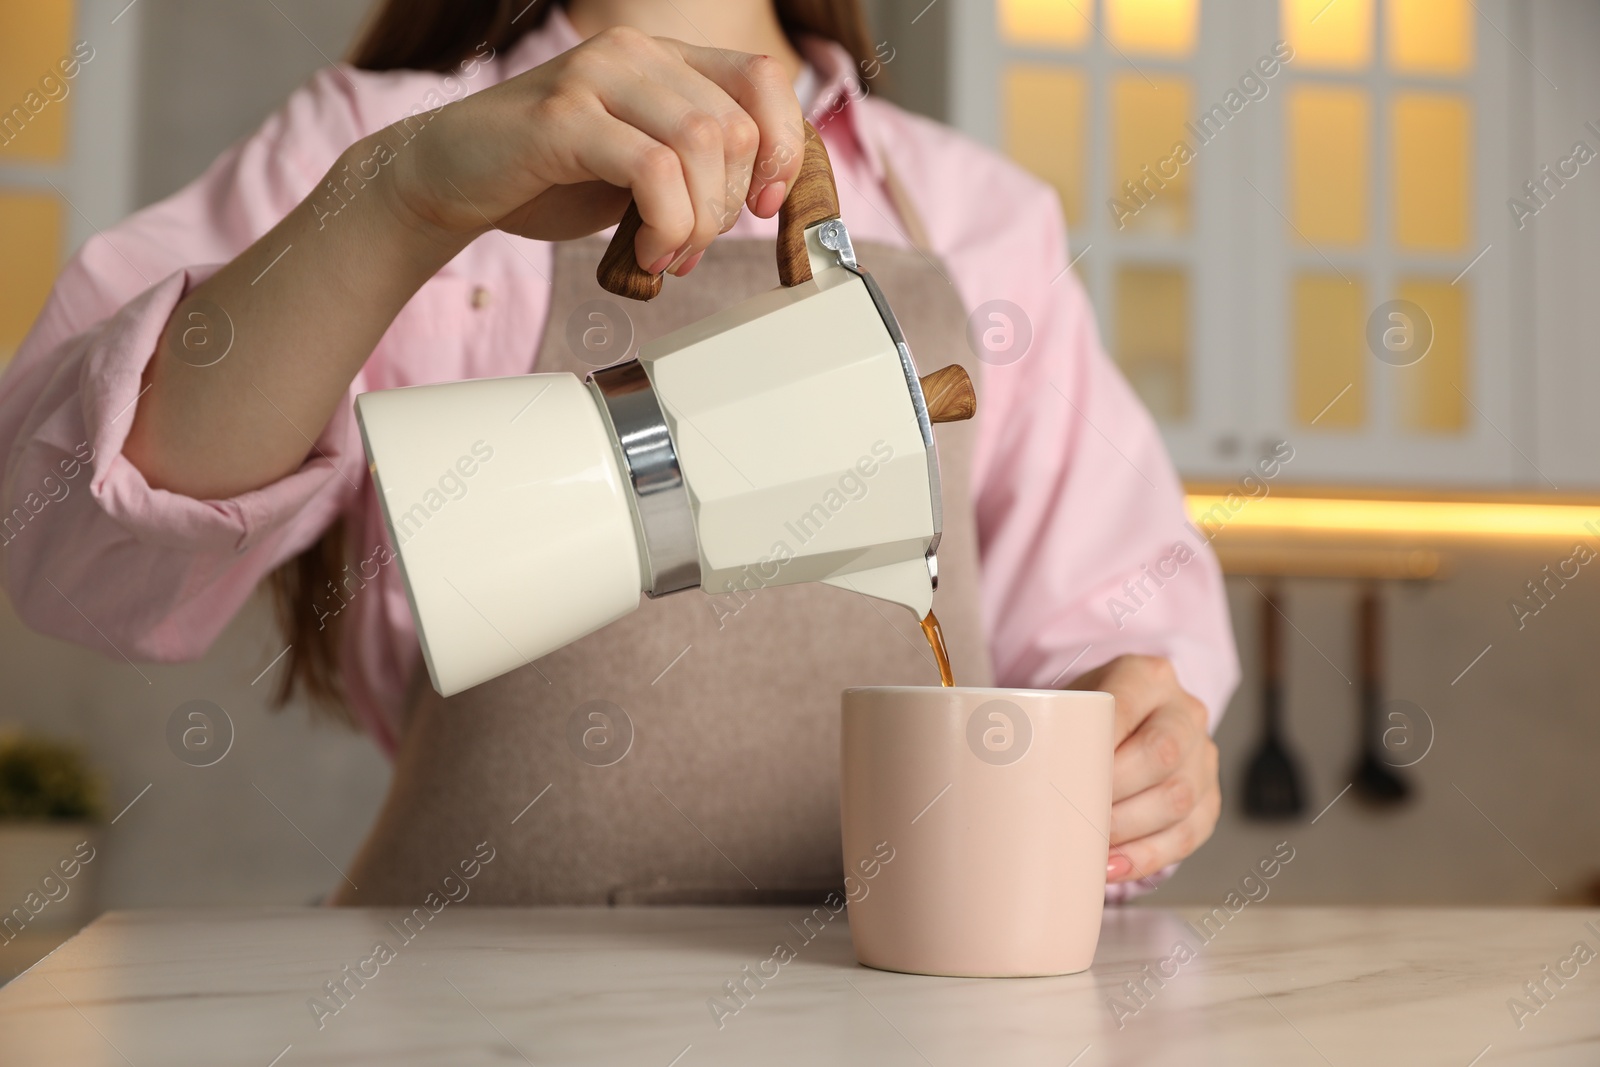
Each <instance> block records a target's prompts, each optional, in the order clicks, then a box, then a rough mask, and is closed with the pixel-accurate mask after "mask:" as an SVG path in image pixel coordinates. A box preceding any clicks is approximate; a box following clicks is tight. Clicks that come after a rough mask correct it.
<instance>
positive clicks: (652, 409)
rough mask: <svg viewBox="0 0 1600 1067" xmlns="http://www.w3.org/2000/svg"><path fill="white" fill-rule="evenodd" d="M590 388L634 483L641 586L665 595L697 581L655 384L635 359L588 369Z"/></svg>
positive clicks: (690, 524)
mask: <svg viewBox="0 0 1600 1067" xmlns="http://www.w3.org/2000/svg"><path fill="white" fill-rule="evenodd" d="M589 388H590V389H593V390H594V392H595V395H596V396H597V397H599V399H600V409H601V411H603V412H604V413H605V416H606V419H607V420H608V421H609V422H610V423H611V432H612V434H613V435H614V436H615V438H616V440H617V443H618V445H619V447H620V451H621V453H622V461H623V464H624V466H625V467H626V468H627V473H628V481H629V483H630V484H631V486H632V487H633V511H634V514H635V515H637V516H638V518H639V528H640V532H641V534H642V535H643V538H644V552H645V565H646V568H647V569H648V571H649V573H648V574H646V575H645V578H646V580H647V582H648V584H647V585H646V586H645V592H646V593H647V594H649V595H650V596H652V597H658V596H666V595H667V594H668V593H676V592H678V591H679V590H680V589H692V588H694V587H695V586H697V585H699V584H700V548H699V543H698V541H697V540H696V538H695V532H694V515H693V513H692V512H691V511H690V509H689V491H688V489H687V488H686V487H685V485H684V482H683V471H682V469H681V468H680V467H679V466H678V451H677V449H676V448H675V447H674V446H673V443H672V434H671V433H670V432H669V431H668V430H667V420H666V416H665V415H664V414H663V413H662V411H661V404H660V401H659V400H658V399H657V398H656V391H655V387H654V386H653V385H651V384H650V377H649V375H647V374H646V373H645V370H644V367H642V366H640V364H639V361H638V360H636V359H634V360H629V361H628V362H626V363H619V364H617V365H616V366H614V367H606V368H605V369H604V370H597V371H595V372H594V373H592V374H590V375H589Z"/></svg>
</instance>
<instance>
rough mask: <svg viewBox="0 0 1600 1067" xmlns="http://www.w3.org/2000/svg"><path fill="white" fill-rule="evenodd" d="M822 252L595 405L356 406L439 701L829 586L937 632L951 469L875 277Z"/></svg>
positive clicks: (605, 388) (569, 399) (672, 344)
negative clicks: (938, 553)
mask: <svg viewBox="0 0 1600 1067" xmlns="http://www.w3.org/2000/svg"><path fill="white" fill-rule="evenodd" d="M838 232H839V233H840V234H841V235H843V230H842V227H840V228H839V231H838ZM807 236H808V245H809V246H810V248H811V251H812V267H813V277H812V279H811V280H809V281H806V282H803V283H801V284H799V285H796V286H793V287H790V288H778V289H774V290H772V291H770V292H766V293H762V294H760V295H758V296H755V297H753V298H751V299H749V300H747V301H745V302H743V303H741V304H738V305H736V306H734V307H731V308H729V309H727V310H725V311H723V312H720V313H719V314H716V315H713V316H711V317H710V318H707V319H704V320H702V321H700V322H697V323H695V324H694V325H692V326H689V327H687V328H685V329H682V330H678V331H676V332H674V333H671V334H668V335H666V336H664V337H661V338H659V339H657V340H655V341H652V342H650V343H649V344H646V345H645V346H644V347H643V348H642V349H641V351H640V354H639V359H638V361H637V365H631V364H621V365H618V366H617V367H613V368H608V369H607V370H605V371H599V372H596V374H594V375H591V377H590V380H589V382H588V383H587V385H586V384H585V383H583V382H580V381H579V380H578V379H577V378H576V377H574V376H573V375H570V374H531V375H523V376H519V377H511V378H493V379H479V380H472V381H464V382H452V383H447V384H442V385H428V386H415V387H411V388H405V389H393V390H386V391H381V392H373V393H366V394H364V395H362V396H360V397H358V398H357V401H356V411H357V417H358V420H359V422H360V425H361V432H362V440H363V442H364V444H365V446H366V450H367V456H368V458H369V460H370V462H371V465H372V474H373V480H374V482H375V483H376V486H377V491H378V500H379V503H380V506H381V508H382V510H383V514H384V518H385V522H386V524H387V527H388V530H389V535H390V537H391V539H392V541H393V543H394V546H395V549H396V552H397V554H398V557H399V565H400V568H401V573H402V576H403V578H404V581H405V585H406V592H407V596H408V597H409V599H410V604H411V610H412V614H413V616H414V618H415V619H416V623H417V631H418V635H419V637H420V639H421V643H422V650H423V656H424V659H425V660H426V662H427V665H428V673H429V676H430V678H431V679H432V681H433V685H434V688H435V689H437V690H438V691H439V692H440V693H442V694H444V695H445V696H449V695H451V694H453V693H456V692H459V691H461V690H463V689H466V688H469V687H471V686H474V685H477V684H479V683H480V682H484V681H487V680H488V679H490V678H493V677H496V676H498V675H500V674H504V673H506V672H507V671H510V670H514V669H516V668H517V667H520V666H522V665H523V664H525V663H529V662H531V661H533V660H535V659H537V658H539V657H540V656H543V655H545V654H547V653H549V652H552V651H554V650H555V649H558V648H561V647H563V646H564V645H567V644H569V643H571V642H573V641H575V640H577V639H578V638H580V637H582V636H584V635H585V634H588V633H591V632H593V631H594V630H597V629H599V628H600V627H602V626H605V625H606V624H607V623H610V622H612V621H614V620H616V619H618V618H620V617H621V616H623V615H626V614H627V613H628V612H630V611H632V610H634V609H635V608H636V607H637V606H638V604H639V600H640V594H641V592H650V593H651V594H652V595H660V594H662V593H664V592H670V591H673V590H676V589H681V588H686V587H689V586H692V585H696V584H697V585H699V586H700V587H701V588H702V589H704V590H705V591H706V592H707V593H712V594H732V595H736V596H741V597H745V596H749V595H752V594H753V593H754V592H756V591H757V590H759V589H761V588H763V587H765V586H770V585H789V584H794V583H798V582H810V581H820V582H827V583H830V584H833V585H836V586H839V587H841V588H844V589H848V590H854V591H856V592H860V593H863V594H865V595H868V596H873V597H877V598H880V599H884V600H889V601H892V602H894V603H897V604H902V605H904V606H906V607H907V608H909V609H911V610H912V611H914V612H915V613H916V614H917V616H918V617H919V618H920V617H921V616H923V615H926V614H927V613H928V611H929V609H930V608H931V606H932V601H933V586H934V580H933V567H932V565H931V558H930V550H931V549H933V548H934V547H936V545H937V539H938V529H939V503H938V464H937V459H936V456H935V455H934V452H933V441H932V433H931V429H930V426H929V424H928V421H927V413H926V410H925V407H924V406H923V398H922V392H921V387H920V385H919V384H918V381H917V377H916V372H915V368H914V367H912V365H911V361H910V353H909V351H907V350H905V349H904V346H903V342H902V341H901V340H900V338H899V337H898V327H891V324H892V321H893V317H892V315H890V314H888V312H887V308H886V305H883V304H882V303H881V297H875V295H874V292H873V290H872V289H870V288H869V286H868V282H867V281H866V279H865V277H864V276H863V275H862V274H860V273H858V272H856V271H855V270H852V269H846V268H845V267H844V266H843V265H841V259H842V257H840V256H838V255H836V254H834V253H832V252H828V251H826V250H824V249H822V248H821V246H820V245H819V244H817V243H816V239H815V234H814V233H808V235H807ZM843 239H844V240H845V241H846V242H847V241H848V235H843ZM850 261H851V263H852V265H853V257H852V258H851V260H850ZM640 369H642V371H643V374H642V375H641V374H640V373H639V371H640ZM617 372H622V373H617ZM608 376H609V377H608ZM646 379H648V381H646ZM624 380H626V384H624V385H619V384H618V382H620V381H624ZM607 383H610V384H607ZM623 394H626V399H625V400H624V401H619V400H618V397H619V396H622V395H623ZM652 394H653V395H652ZM641 400H642V401H643V404H644V406H643V408H641V407H640V403H639V402H640V401H641ZM630 404H631V405H632V406H631V407H630V406H629V405H630ZM641 410H643V411H645V412H646V413H647V414H648V416H649V419H654V420H655V421H654V422H653V423H651V422H650V421H649V419H646V420H645V422H643V423H641V422H639V421H637V417H638V415H639V412H640V411H641ZM640 426H645V427H647V428H646V429H644V430H641V429H639V427H640ZM668 437H670V440H667V438H668ZM646 453H649V454H651V455H652V456H653V459H649V460H648V462H651V463H654V464H655V465H654V466H651V467H649V469H648V470H646V465H647V460H646V459H641V456H645V454H646ZM663 453H664V454H665V456H666V459H667V462H666V464H665V468H663V464H662V463H661V462H660V461H661V458H662V455H661V454H663ZM664 470H665V473H664ZM666 475H670V477H667V476H666ZM658 490H660V491H659V492H658Z"/></svg>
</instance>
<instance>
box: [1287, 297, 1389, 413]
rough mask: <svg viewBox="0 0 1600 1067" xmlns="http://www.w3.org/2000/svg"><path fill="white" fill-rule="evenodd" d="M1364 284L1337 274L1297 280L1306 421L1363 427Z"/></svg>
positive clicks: (1298, 376)
mask: <svg viewBox="0 0 1600 1067" xmlns="http://www.w3.org/2000/svg"><path fill="white" fill-rule="evenodd" d="M1365 304H1366V301H1365V299H1364V287H1363V286H1360V285H1355V284H1352V283H1350V282H1347V281H1345V280H1344V279H1343V278H1341V277H1339V276H1338V275H1337V274H1302V275H1300V276H1299V277H1298V278H1296V279H1295V281H1294V327H1293V329H1294V412H1295V418H1296V420H1298V421H1299V423H1300V425H1302V426H1311V425H1315V426H1316V427H1317V428H1318V429H1319V430H1320V429H1358V428H1360V427H1361V426H1363V425H1364V424H1365V423H1366V421H1367V364H1368V363H1369V362H1371V357H1369V356H1368V355H1367V349H1366V336H1365V325H1366V323H1365V320H1366V311H1365Z"/></svg>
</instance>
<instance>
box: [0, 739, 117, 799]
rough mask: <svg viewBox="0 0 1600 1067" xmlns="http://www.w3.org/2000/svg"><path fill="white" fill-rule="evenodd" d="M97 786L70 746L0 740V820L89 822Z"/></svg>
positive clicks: (44, 741) (84, 762)
mask: <svg viewBox="0 0 1600 1067" xmlns="http://www.w3.org/2000/svg"><path fill="white" fill-rule="evenodd" d="M99 815H100V783H99V781H98V780H97V779H96V778H95V776H94V774H93V772H92V771H90V770H89V764H88V761H87V760H86V759H85V758H84V755H83V752H82V750H81V749H79V748H78V747H77V746H76V745H71V744H67V743H65V742H61V741H54V740H51V739H48V738H43V737H27V736H22V735H9V736H0V819H95V818H98V817H99Z"/></svg>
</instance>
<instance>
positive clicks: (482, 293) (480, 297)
mask: <svg viewBox="0 0 1600 1067" xmlns="http://www.w3.org/2000/svg"><path fill="white" fill-rule="evenodd" d="M493 299H494V298H493V297H492V296H491V295H490V294H489V290H487V289H485V288H484V287H483V286H481V285H480V286H477V287H475V288H474V289H473V290H472V306H473V308H475V309H476V310H479V311H481V310H483V309H484V308H486V307H488V306H489V303H490V301H492V300H493Z"/></svg>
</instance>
